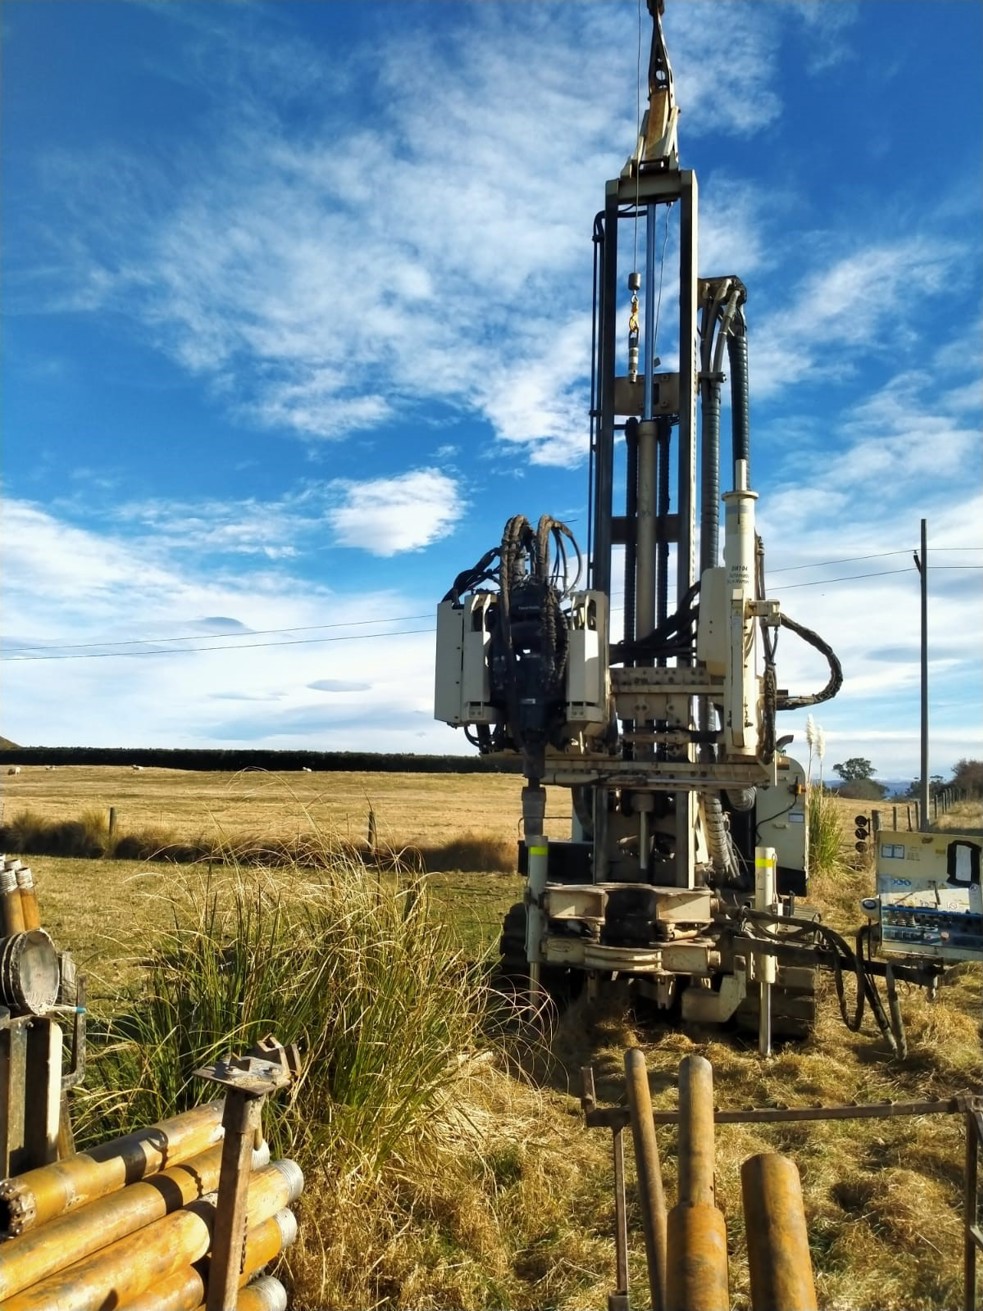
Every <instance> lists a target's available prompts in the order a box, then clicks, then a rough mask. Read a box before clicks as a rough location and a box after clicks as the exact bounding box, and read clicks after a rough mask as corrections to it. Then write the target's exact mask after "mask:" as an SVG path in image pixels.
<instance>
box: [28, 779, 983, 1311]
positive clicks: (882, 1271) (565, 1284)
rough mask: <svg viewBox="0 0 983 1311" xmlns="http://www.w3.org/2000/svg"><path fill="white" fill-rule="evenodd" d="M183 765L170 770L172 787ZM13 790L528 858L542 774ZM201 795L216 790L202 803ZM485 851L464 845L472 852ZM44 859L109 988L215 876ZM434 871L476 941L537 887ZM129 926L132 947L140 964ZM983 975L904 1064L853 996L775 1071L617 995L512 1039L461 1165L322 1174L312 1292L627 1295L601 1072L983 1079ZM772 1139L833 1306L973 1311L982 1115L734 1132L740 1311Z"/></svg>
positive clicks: (325, 1298) (717, 1037)
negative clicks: (965, 1219)
mask: <svg viewBox="0 0 983 1311" xmlns="http://www.w3.org/2000/svg"><path fill="white" fill-rule="evenodd" d="M161 774H163V775H165V777H163V778H159V777H155V776H156V775H161ZM71 775H75V776H76V777H75V778H74V779H72V778H71V777H70V776H71ZM83 775H84V776H85V777H82V776H83ZM23 783H26V784H27V785H28V787H29V788H30V790H31V795H30V796H28V795H27V791H26V789H24V790H22V788H21V784H23ZM11 784H12V786H11V787H9V788H8V792H7V808H8V818H9V814H10V812H11V809H12V808H13V805H14V803H13V801H12V798H13V797H14V796H16V797H17V798H18V803H19V800H20V798H21V797H23V799H24V802H25V803H29V804H30V806H32V807H33V808H35V809H36V810H38V811H39V812H40V813H42V814H45V813H47V814H49V815H51V816H58V815H60V816H61V817H63V818H70V817H72V816H73V815H78V814H79V812H80V811H81V810H83V809H84V808H85V807H86V806H93V807H96V808H99V807H105V806H108V805H109V804H114V805H116V806H117V808H118V810H119V811H120V814H121V820H122V821H124V822H127V823H133V824H138V823H147V824H150V823H158V824H161V825H166V826H167V827H168V828H169V829H171V830H177V831H179V832H183V833H184V834H185V835H191V834H194V833H195V832H198V831H203V830H205V829H206V828H207V826H208V825H209V824H210V823H214V822H216V820H218V821H219V822H220V823H221V824H222V825H224V829H223V831H228V832H238V833H256V832H258V831H262V829H263V827H264V826H265V824H266V822H267V821H269V823H270V826H271V830H272V831H273V832H275V833H278V834H280V835H286V836H289V835H290V834H291V833H293V834H296V833H299V832H302V831H306V830H308V829H309V826H310V823H311V818H310V816H311V813H313V814H314V817H315V819H316V821H317V823H318V824H319V825H322V826H324V827H327V825H328V824H329V823H330V822H332V821H331V817H332V816H336V817H338V823H339V826H340V829H339V836H340V837H341V838H345V839H347V838H349V837H350V838H353V839H361V838H362V837H364V835H365V834H364V825H365V818H366V816H367V812H368V803H369V799H370V798H371V802H372V805H373V807H374V809H375V811H376V815H377V819H378V821H379V835H380V838H381V839H385V840H387V841H391V842H392V845H393V846H398V845H399V843H397V841H395V839H396V838H397V837H398V838H399V841H400V842H403V841H404V840H405V841H406V843H407V845H417V846H419V847H421V848H422V847H423V846H425V845H427V844H439V843H441V842H447V841H450V840H452V839H455V838H458V837H462V836H463V835H466V834H467V833H468V830H471V829H472V828H473V825H474V823H475V817H476V816H477V815H479V814H480V816H481V819H480V823H481V833H480V834H479V837H480V838H481V839H482V840H483V839H484V836H485V835H486V834H487V835H488V836H489V837H494V838H497V839H498V840H500V841H501V842H502V843H505V844H507V846H508V849H509V850H511V847H512V844H513V842H514V838H515V833H516V823H515V821H516V816H517V815H518V813H519V787H520V785H521V780H517V779H515V778H511V777H502V776H494V777H488V778H481V777H475V776H464V777H460V778H457V777H451V778H448V777H446V776H440V777H437V778H431V777H427V776H422V777H414V776H392V775H389V776H369V775H364V776H355V775H322V776H316V775H315V776H313V777H312V776H307V775H304V776H301V777H300V778H298V776H297V775H291V776H289V778H287V777H274V776H270V775H243V776H238V777H236V778H234V779H228V778H222V777H221V776H214V775H195V774H177V775H174V774H172V773H171V772H170V771H155V770H146V771H144V772H142V773H141V774H132V773H131V772H128V771H118V770H112V769H106V770H99V769H89V770H78V771H75V770H67V769H66V770H63V771H62V770H58V771H54V772H46V771H43V770H37V771H35V770H26V771H25V773H24V774H22V775H20V776H18V777H17V778H16V779H13V780H11ZM199 784H200V785H201V786H202V788H203V789H204V794H199V795H195V792H194V789H195V788H196V787H197V786H198V785H199ZM400 791H401V792H402V796H400V795H398V794H399V793H400ZM836 804H837V808H838V810H839V812H840V814H841V818H842V820H843V821H844V823H843V847H842V856H843V859H842V860H841V862H840V863H839V864H838V865H837V866H836V867H834V868H833V869H832V870H830V871H828V872H827V873H825V874H823V875H822V876H821V877H819V878H816V879H814V880H813V886H812V892H811V896H810V900H811V901H813V902H815V903H816V904H818V905H819V906H820V907H821V909H822V910H823V913H824V916H825V918H826V919H827V921H828V922H830V923H831V924H833V925H834V926H835V927H838V928H841V929H852V928H854V927H855V926H856V925H857V923H858V921H859V914H858V901H859V899H860V898H861V897H862V896H865V895H868V894H869V893H870V891H871V889H872V884H873V877H872V871H871V868H870V866H869V862H868V861H865V860H864V859H861V858H858V857H857V854H856V853H855V852H853V850H852V845H853V825H852V819H853V815H854V814H855V813H859V812H860V811H862V810H865V809H867V807H866V806H865V805H864V804H863V803H861V804H859V805H858V803H856V802H837V803H836ZM305 806H306V807H307V811H306V813H305V809H304V808H305ZM59 807H60V808H61V809H60V810H59ZM295 807H299V808H295ZM560 809H561V798H557V799H556V801H555V802H554V801H551V803H550V810H551V812H553V811H556V812H559V811H560ZM885 809H886V808H885V807H883V806H882V807H881V810H882V815H883V813H884V810H885ZM888 814H889V812H888ZM960 818H963V817H960ZM965 818H968V816H967V817H965ZM885 822H887V821H886V820H885ZM556 832H557V833H558V834H559V833H561V832H562V826H561V825H560V824H559V823H558V824H557V828H556ZM461 850H462V852H464V850H465V848H464V847H462V848H461ZM466 859H467V857H466V856H465V855H463V854H462V856H461V860H462V863H464V861H465V860H466ZM31 864H32V866H33V867H34V869H35V872H36V874H37V876H38V882H39V885H40V891H41V899H42V908H43V910H44V912H45V919H46V923H47V924H48V926H49V927H50V928H51V929H52V932H53V933H54V935H55V937H56V940H57V941H58V942H59V944H60V945H70V946H73V947H75V949H76V950H77V951H80V954H82V955H86V956H88V958H89V960H90V968H91V969H93V970H96V971H98V972H99V973H100V974H101V976H102V979H103V984H104V990H105V989H108V988H111V987H112V986H114V985H115V984H117V983H119V982H120V981H121V980H126V981H132V979H133V978H134V977H135V970H136V969H137V962H138V960H139V957H140V954H141V952H143V951H145V950H146V943H147V941H148V938H149V936H150V935H152V934H153V933H154V932H155V931H157V930H159V929H161V928H163V927H166V924H167V918H168V912H167V904H166V899H167V897H168V896H169V895H171V894H172V893H173V892H174V891H175V889H176V887H179V886H182V885H183V881H184V880H186V879H187V878H189V877H191V876H192V875H193V873H194V871H192V870H187V869H183V868H181V867H173V866H171V867H161V866H153V867H146V866H139V865H135V864H128V863H126V862H101V861H97V860H92V861H78V860H64V859H58V858H54V857H43V858H39V859H37V860H33V859H32V861H31ZM272 877H273V878H283V877H285V875H284V874H283V873H280V874H277V873H276V872H274V874H273V875H272ZM427 882H428V886H429V887H430V889H431V892H432V898H433V902H434V904H435V906H436V908H437V911H438V913H439V914H440V915H443V916H444V917H445V918H446V919H447V920H448V921H449V922H450V923H451V924H452V927H453V928H454V930H455V932H456V933H457V934H458V935H459V936H460V938H462V939H464V940H466V941H467V942H468V943H469V944H470V945H471V947H472V949H473V950H474V951H477V950H478V949H479V947H480V946H482V945H488V944H489V943H490V942H492V941H493V939H494V937H495V934H496V926H497V923H498V921H499V917H500V915H501V912H502V910H503V909H504V908H505V907H506V906H507V905H508V904H509V903H510V902H511V901H514V900H516V898H517V894H518V892H519V890H520V887H521V884H520V882H519V880H518V879H517V878H515V877H510V876H508V875H494V874H492V875H478V874H474V873H466V872H465V873H455V872H450V873H438V874H432V875H431V876H430V877H429V878H428V880H427ZM148 893H152V894H153V895H149V896H148V895H146V894H148ZM160 894H163V896H164V900H163V901H162V900H161V896H160ZM100 935H102V936H101V937H100ZM106 935H109V936H108V937H107V936H106ZM112 938H116V939H119V938H125V939H126V941H127V943H128V944H129V947H130V948H131V950H130V951H129V955H128V957H125V956H124V955H121V953H120V951H119V948H118V947H114V945H113V943H112V941H111V939H112ZM93 944H95V945H93ZM981 977H983V971H981V969H980V967H978V966H963V967H959V968H957V969H955V970H953V971H951V972H950V974H949V976H948V977H947V981H946V984H945V986H944V987H943V988H942V989H941V993H940V997H939V999H938V1001H936V1002H929V1001H928V1000H927V999H926V998H925V996H924V994H923V993H921V992H920V991H917V990H915V989H904V988H903V989H902V1008H903V1013H904V1017H905V1021H906V1025H907V1029H908V1038H909V1051H910V1055H909V1058H908V1060H907V1061H906V1062H904V1063H900V1062H898V1061H896V1060H894V1059H892V1058H891V1055H890V1053H889V1052H888V1050H887V1049H886V1047H885V1045H884V1044H883V1042H882V1041H881V1040H880V1039H879V1037H878V1035H877V1034H876V1032H874V1031H873V1030H872V1029H871V1028H867V1029H866V1030H865V1031H864V1032H862V1033H861V1034H859V1035H854V1034H851V1033H849V1032H847V1030H846V1029H845V1028H844V1026H843V1025H842V1023H841V1021H840V1019H839V1014H838V1011H837V1008H836V1003H835V998H834V996H833V995H832V987H831V986H829V987H827V988H826V989H825V990H824V993H823V995H821V997H820V1008H819V1023H818V1026H817V1031H816V1033H815V1035H814V1037H813V1038H812V1039H811V1040H810V1041H809V1042H807V1043H804V1044H802V1045H799V1046H794V1047H793V1046H790V1047H783V1048H780V1049H778V1051H777V1052H776V1054H775V1055H774V1056H773V1057H772V1058H770V1059H769V1060H766V1061H765V1060H761V1059H760V1058H759V1057H758V1056H757V1054H756V1052H755V1050H754V1048H753V1044H748V1043H747V1042H745V1041H741V1040H738V1039H737V1038H735V1037H731V1036H728V1035H726V1034H722V1033H719V1032H710V1031H707V1032H699V1031H691V1032H687V1033H683V1032H679V1031H675V1030H672V1029H668V1028H666V1027H663V1026H660V1025H657V1024H652V1023H650V1022H649V1023H644V1024H643V1023H641V1022H640V1021H638V1020H636V1019H634V1018H632V1016H631V1015H630V1013H629V1012H628V1011H627V1010H626V1008H625V1007H624V1005H623V1004H622V1001H621V1000H620V999H619V998H618V997H617V996H616V995H612V996H611V997H610V998H609V1002H608V1005H607V1006H606V1008H604V1009H602V1010H599V1011H593V1012H591V1011H588V1010H585V1009H584V1004H583V1003H577V1004H576V1005H575V1006H574V1007H572V1008H571V1009H570V1010H568V1011H567V1012H566V1013H565V1014H564V1015H563V1016H562V1017H561V1018H560V1019H559V1020H558V1022H557V1023H556V1026H555V1031H554V1032H552V1033H551V1034H550V1035H549V1036H548V1038H547V1039H544V1041H543V1043H540V1044H539V1045H536V1046H534V1047H532V1048H530V1049H529V1050H528V1051H526V1052H525V1053H523V1052H519V1053H518V1054H517V1053H516V1052H515V1051H514V1049H512V1050H511V1057H509V1049H507V1050H506V1054H505V1056H503V1055H501V1054H499V1055H495V1056H490V1057H488V1058H481V1059H477V1060H475V1061H474V1062H473V1063H472V1064H471V1065H470V1066H469V1068H468V1077H467V1080H466V1081H465V1084H464V1086H463V1091H462V1095H461V1097H460V1100H459V1101H457V1102H456V1104H455V1110H454V1113H453V1114H452V1115H449V1116H448V1118H447V1121H446V1124H445V1126H444V1132H445V1139H446V1142H445V1145H446V1152H444V1153H443V1154H442V1156H441V1160H440V1165H439V1168H438V1169H434V1170H432V1171H430V1172H429V1173H428V1174H427V1175H426V1176H425V1177H420V1178H417V1179H412V1180H411V1179H407V1178H405V1177H399V1178H385V1179H383V1180H382V1182H381V1183H377V1184H375V1185H374V1186H373V1189H372V1191H371V1195H368V1196H367V1195H365V1194H364V1192H363V1193H359V1187H360V1185H359V1183H358V1181H357V1180H355V1181H353V1182H352V1183H351V1184H350V1186H349V1187H348V1189H347V1191H346V1189H340V1188H338V1187H337V1186H336V1181H334V1180H332V1179H330V1178H328V1177H325V1176H322V1175H318V1174H317V1173H315V1174H314V1175H313V1176H312V1177H311V1178H310V1180H309V1182H308V1188H307V1191H306V1194H305V1199H304V1202H303V1207H302V1220H303V1221H304V1223H303V1224H302V1238H301V1242H300V1245H299V1246H298V1248H297V1249H295V1252H294V1254H293V1257H292V1260H293V1263H294V1268H295V1270H296V1272H297V1273H298V1274H299V1275H300V1276H301V1277H302V1279H303V1281H304V1283H305V1286H306V1287H308V1288H320V1289H321V1290H322V1291H321V1292H320V1293H319V1294H318V1295H317V1296H312V1297H311V1299H310V1300H309V1301H308V1300H301V1301H298V1302H297V1303H296V1305H297V1307H298V1311H304V1309H305V1308H307V1307H308V1306H310V1307H312V1308H313V1307H316V1306H317V1307H319V1306H325V1305H346V1306H351V1307H366V1308H367V1307H369V1306H373V1305H379V1306H385V1307H390V1308H394V1309H395V1308H411V1307H413V1308H416V1307H419V1308H421V1309H422V1308H438V1307H446V1308H455V1307H457V1308H462V1309H463V1308H479V1307H488V1308H491V1307H511V1308H516V1311H521V1309H524V1308H533V1307H546V1306H550V1307H555V1308H558V1311H575V1309H579V1308H581V1307H583V1308H588V1307H589V1308H596V1307H597V1306H599V1305H603V1303H604V1299H605V1296H606V1294H607V1292H608V1291H610V1290H611V1289H612V1288H613V1249H612V1245H611V1240H610V1233H611V1221H612V1201H611V1179H610V1166H609V1160H610V1138H609V1135H608V1134H607V1133H606V1132H604V1131H602V1130H590V1131H588V1130H586V1129H585V1128H584V1127H583V1122H582V1118H581V1115H580V1111H579V1105H578V1102H577V1100H576V1093H577V1092H578V1091H579V1074H578V1072H579V1068H580V1066H582V1065H584V1064H588V1063H591V1064H593V1065H594V1067H595V1070H596V1076H597V1085H598V1093H599V1096H600V1097H601V1099H602V1100H608V1101H612V1102H613V1101H618V1100H620V1099H621V1096H622V1092H623V1075H622V1068H623V1067H622V1060H623V1054H624V1051H625V1050H626V1049H627V1048H628V1047H629V1046H633V1045H640V1046H642V1047H643V1049H644V1050H645V1053H646V1058H647V1061H648V1065H649V1070H650V1079H651V1084H652V1089H653V1099H654V1101H655V1104H656V1106H658V1107H661V1108H665V1109H671V1108H674V1107H675V1104H676V1078H677V1073H676V1072H677V1067H678V1062H679V1060H680V1058H681V1057H682V1056H683V1055H685V1054H687V1053H689V1052H694V1051H699V1052H701V1053H703V1054H704V1055H706V1056H708V1057H709V1059H710V1060H711V1061H712V1062H713V1066H714V1077H715V1085H716V1097H717V1102H718V1104H719V1105H722V1106H730V1107H740V1106H748V1105H752V1104H753V1105H810V1104H815V1103H843V1102H850V1101H853V1100H856V1101H859V1102H870V1101H883V1100H889V1099H890V1100H916V1099H925V1098H946V1097H950V1096H951V1095H953V1094H954V1093H956V1092H959V1091H961V1090H964V1089H969V1090H973V1091H978V1089H979V1086H980V1082H981V1074H983V1069H981V1059H980V1041H979V1032H980V1002H979V998H980V985H981ZM520 1057H521V1060H520ZM510 1062H511V1063H510ZM517 1062H518V1064H517ZM520 1065H521V1071H520V1068H519V1067H520ZM517 1075H521V1077H516V1076H517ZM659 1140H660V1149H661V1151H662V1155H663V1163H664V1169H665V1176H666V1186H667V1193H668V1195H669V1197H670V1200H671V1199H672V1198H673V1196H674V1189H675V1178H676V1154H675V1153H676V1149H675V1131H674V1130H672V1129H660V1130H659ZM766 1150H777V1151H782V1152H785V1153H787V1154H789V1155H791V1156H792V1157H793V1158H794V1159H795V1160H796V1162H797V1163H798V1165H799V1169H800V1172H801V1175H802V1180H803V1191H804V1196H805V1205H806V1214H807V1220H808V1224H809V1232H810V1241H811V1245H812V1256H813V1264H814V1268H815V1271H816V1281H817V1288H818V1291H819V1300H820V1305H821V1306H822V1307H823V1308H825V1309H826V1311H848V1309H849V1311H909V1309H910V1311H941V1309H942V1308H948V1307H954V1306H958V1305H960V1304H961V1298H962V1293H961V1230H960V1207H961V1187H962V1153H963V1146H962V1124H961V1120H960V1118H959V1117H958V1116H950V1115H935V1116H923V1117H918V1118H914V1119H911V1118H907V1119H906V1118H894V1119H885V1120H866V1121H836V1122H828V1123H823V1124H788V1125H754V1126H721V1127H720V1128H719V1130H718V1135H717V1172H718V1189H719V1196H720V1200H721V1204H722V1205H723V1207H724V1210H725V1212H726V1215H727V1225H728V1235H729V1241H730V1251H731V1286H732V1304H733V1306H734V1307H735V1308H739V1309H740V1308H745V1307H747V1306H748V1304H749V1302H748V1285H747V1275H746V1266H745V1245H744V1235H743V1225H742V1222H741V1217H740V1183H739V1170H740V1164H741V1162H742V1161H743V1160H744V1159H746V1157H747V1156H749V1155H751V1154H752V1153H754V1152H757V1151H766ZM629 1156H630V1152H629ZM629 1173H630V1171H629ZM629 1226H630V1244H631V1249H632V1257H631V1271H632V1290H633V1296H635V1297H638V1296H643V1295H644V1294H643V1290H644V1288H645V1274H644V1261H643V1257H642V1240H641V1226H640V1217H639V1214H638V1212H637V1209H636V1207H635V1204H634V1202H633V1201H631V1202H630V1206H629ZM318 1281H320V1282H318ZM332 1290H333V1291H332Z"/></svg>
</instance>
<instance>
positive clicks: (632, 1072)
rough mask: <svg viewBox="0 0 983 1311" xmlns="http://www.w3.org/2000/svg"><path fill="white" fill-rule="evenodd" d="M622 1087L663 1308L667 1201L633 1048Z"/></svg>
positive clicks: (641, 1069)
mask: <svg viewBox="0 0 983 1311" xmlns="http://www.w3.org/2000/svg"><path fill="white" fill-rule="evenodd" d="M625 1090H626V1092H627V1094H628V1110H629V1114H630V1116H631V1137H632V1143H633V1145H634V1148H635V1169H636V1173H637V1175H638V1193H639V1199H640V1201H641V1207H642V1228H643V1231H644V1234H645V1259H646V1263H647V1265H648V1276H649V1293H650V1295H651V1299H652V1311H665V1305H666V1202H665V1195H664V1193H663V1190H662V1169H661V1166H660V1164H659V1145H658V1143H657V1141H656V1137H655V1121H654V1119H653V1118H652V1094H651V1091H650V1090H649V1077H648V1070H647V1068H646V1066H645V1056H644V1054H643V1053H642V1052H640V1051H639V1050H638V1048H637V1047H633V1048H632V1049H631V1050H630V1051H628V1052H626V1053H625Z"/></svg>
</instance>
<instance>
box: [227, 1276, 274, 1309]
mask: <svg viewBox="0 0 983 1311" xmlns="http://www.w3.org/2000/svg"><path fill="white" fill-rule="evenodd" d="M236 1311H287V1290H286V1289H285V1288H284V1286H283V1285H282V1284H281V1283H280V1281H279V1279H273V1278H271V1277H270V1276H269V1275H266V1276H264V1277H263V1278H262V1279H257V1280H256V1282H255V1283H254V1284H250V1285H249V1287H248V1288H244V1289H243V1290H242V1292H241V1293H240V1294H239V1300H238V1302H236Z"/></svg>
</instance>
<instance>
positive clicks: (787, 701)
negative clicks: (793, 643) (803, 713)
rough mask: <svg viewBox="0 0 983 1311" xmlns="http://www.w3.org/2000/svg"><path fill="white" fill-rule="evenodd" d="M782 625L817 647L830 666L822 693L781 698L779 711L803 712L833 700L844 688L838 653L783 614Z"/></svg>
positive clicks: (810, 631) (808, 629) (815, 634)
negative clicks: (809, 707)
mask: <svg viewBox="0 0 983 1311" xmlns="http://www.w3.org/2000/svg"><path fill="white" fill-rule="evenodd" d="M781 623H782V627H783V628H788V629H791V631H792V632H793V633H796V634H797V635H798V636H799V637H801V638H802V640H803V641H804V642H808V643H809V645H810V646H812V647H815V649H816V650H817V651H821V652H822V654H823V655H824V656H825V657H826V662H827V664H828V665H829V681H828V682H827V683H826V686H825V687H824V688H823V689H822V691H821V692H814V693H813V694H812V695H811V696H786V697H780V698H779V699H778V702H777V708H778V709H779V710H802V709H804V708H805V707H806V706H817V705H819V703H820V702H821V701H829V700H831V698H833V697H834V696H836V694H837V692H838V691H839V690H840V688H841V687H842V686H843V667H842V665H841V664H840V662H839V659H838V657H837V655H836V652H835V651H834V650H833V648H832V647H831V646H830V645H829V643H828V642H824V641H823V639H822V638H821V637H820V636H819V634H818V633H814V632H813V631H812V629H811V628H805V627H804V626H803V625H802V624H797V623H796V622H795V620H794V619H790V618H789V617H788V615H786V614H783V615H782V616H781Z"/></svg>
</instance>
